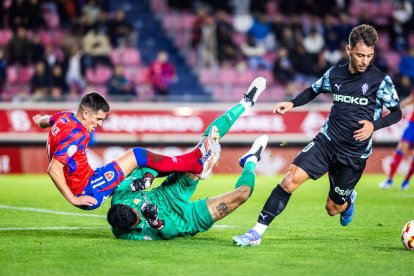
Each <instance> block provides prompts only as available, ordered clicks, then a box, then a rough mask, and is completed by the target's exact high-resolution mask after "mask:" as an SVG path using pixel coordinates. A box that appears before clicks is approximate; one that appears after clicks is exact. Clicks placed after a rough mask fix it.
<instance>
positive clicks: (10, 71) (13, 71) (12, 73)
mask: <svg viewBox="0 0 414 276" xmlns="http://www.w3.org/2000/svg"><path fill="white" fill-rule="evenodd" d="M7 82H8V83H9V84H12V85H13V84H17V83H18V82H19V78H18V73H17V68H16V66H8V67H7Z"/></svg>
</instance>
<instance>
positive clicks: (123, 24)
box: [108, 10, 137, 48]
mask: <svg viewBox="0 0 414 276" xmlns="http://www.w3.org/2000/svg"><path fill="white" fill-rule="evenodd" d="M108 26H109V27H108V29H109V31H108V34H109V35H110V40H111V44H112V47H113V48H117V47H119V46H130V47H135V45H136V41H135V40H136V39H137V38H136V34H134V33H135V32H134V29H133V28H132V26H131V24H130V23H129V21H128V20H127V18H126V17H125V12H124V11H123V10H117V11H116V13H115V16H114V18H113V19H112V20H110V21H109V23H108Z"/></svg>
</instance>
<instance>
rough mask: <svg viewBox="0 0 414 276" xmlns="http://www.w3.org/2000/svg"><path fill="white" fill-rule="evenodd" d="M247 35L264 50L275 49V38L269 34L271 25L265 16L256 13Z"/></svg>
mask: <svg viewBox="0 0 414 276" xmlns="http://www.w3.org/2000/svg"><path fill="white" fill-rule="evenodd" d="M248 33H249V35H251V36H252V37H253V38H254V39H255V40H256V42H257V43H258V44H261V45H263V47H265V49H266V50H273V49H274V48H275V47H276V41H275V36H274V35H273V33H272V32H271V24H270V23H269V22H268V20H267V17H266V15H265V14H262V13H258V15H257V16H256V17H254V20H253V25H252V27H251V28H250V30H249V32H248Z"/></svg>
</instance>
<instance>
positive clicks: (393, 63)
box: [383, 51, 401, 72]
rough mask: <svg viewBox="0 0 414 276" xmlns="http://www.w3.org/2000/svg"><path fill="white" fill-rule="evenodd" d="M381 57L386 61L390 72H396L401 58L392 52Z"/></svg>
mask: <svg viewBox="0 0 414 276" xmlns="http://www.w3.org/2000/svg"><path fill="white" fill-rule="evenodd" d="M383 55H384V57H385V58H386V59H387V62H388V66H389V67H390V70H391V71H392V72H398V64H399V63H400V58H401V56H400V55H399V54H398V53H397V52H394V51H389V52H384V53H383Z"/></svg>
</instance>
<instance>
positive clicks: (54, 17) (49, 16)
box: [43, 11, 60, 29]
mask: <svg viewBox="0 0 414 276" xmlns="http://www.w3.org/2000/svg"><path fill="white" fill-rule="evenodd" d="M43 19H44V20H45V21H46V25H47V26H48V27H49V28H50V29H54V28H59V26H60V20H59V15H58V14H57V13H56V12H53V11H44V12H43Z"/></svg>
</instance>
